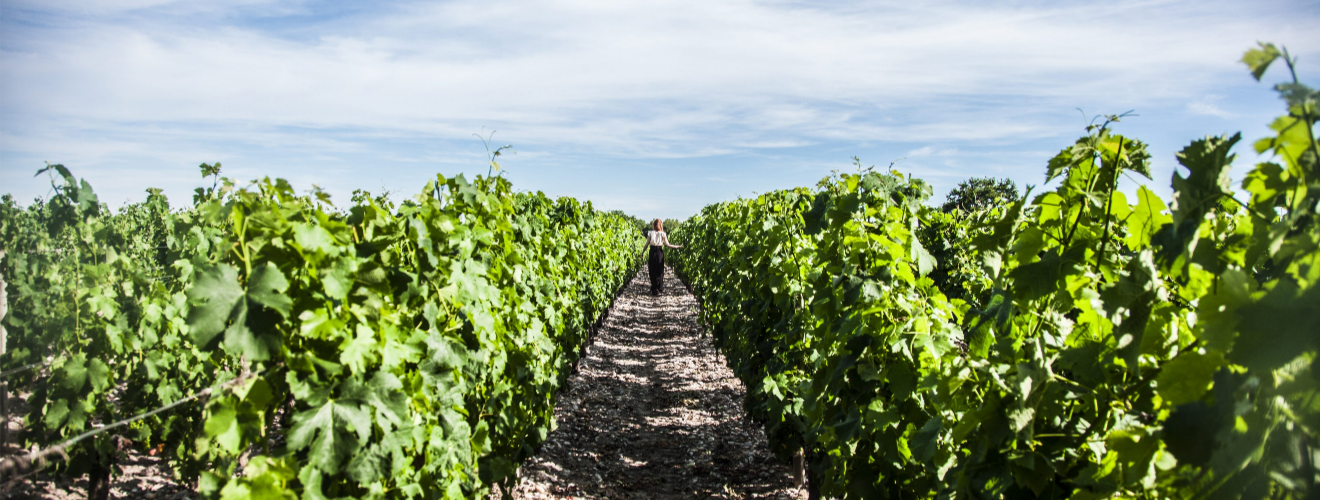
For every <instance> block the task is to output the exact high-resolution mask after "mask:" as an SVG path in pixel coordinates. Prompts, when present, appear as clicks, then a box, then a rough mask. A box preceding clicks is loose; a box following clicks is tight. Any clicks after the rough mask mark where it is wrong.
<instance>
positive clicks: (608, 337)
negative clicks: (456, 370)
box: [495, 269, 806, 499]
mask: <svg viewBox="0 0 1320 500" xmlns="http://www.w3.org/2000/svg"><path fill="white" fill-rule="evenodd" d="M696 309H697V301H696V298H694V297H693V296H692V294H690V293H688V292H687V290H686V289H684V287H683V284H682V283H681V282H679V281H678V279H677V278H675V277H674V274H673V271H672V270H666V272H665V291H664V293H662V294H661V295H660V296H659V297H653V296H651V295H650V284H649V281H648V277H647V274H646V270H645V269H643V270H642V271H641V272H639V273H637V276H636V277H635V278H634V279H633V280H632V282H631V283H629V284H628V285H627V287H626V288H625V290H624V292H623V294H622V295H620V296H619V298H618V300H617V301H616V302H615V304H614V306H613V310H612V311H611V312H610V315H609V317H608V319H607V320H606V321H605V323H604V325H602V328H601V329H600V331H599V333H598V334H597V337H596V339H595V342H594V343H593V344H592V346H591V347H590V350H589V351H588V352H589V353H588V355H587V357H586V358H583V359H582V360H581V362H580V363H579V365H578V373H576V374H574V375H573V376H572V377H571V378H570V379H569V386H568V388H566V389H565V390H564V391H563V392H561V393H560V394H559V396H558V402H557V403H556V406H555V419H556V421H557V422H558V424H559V428H558V429H556V430H555V431H554V432H551V433H550V436H549V439H548V441H547V442H546V443H545V444H544V445H543V446H542V448H541V451H540V453H539V454H537V455H536V456H535V457H532V458H530V459H528V460H527V461H526V462H525V463H524V464H523V466H522V470H521V472H520V474H521V476H522V477H521V481H520V484H519V486H518V488H517V490H516V492H515V493H514V496H515V498H517V499H550V498H611V499H615V498H656V499H668V498H767V499H769V498H773V499H790V498H792V499H801V498H806V493H805V490H801V489H795V488H794V487H793V480H792V478H791V473H790V471H789V467H788V466H787V465H785V464H781V463H779V462H778V461H777V460H775V458H774V456H773V455H771V454H770V451H769V449H768V445H767V443H766V438H765V433H764V432H763V431H762V430H761V427H760V426H759V425H757V424H755V423H753V422H751V421H749V420H748V419H747V418H746V416H745V415H746V414H745V413H744V412H743V408H742V402H743V396H744V395H745V391H744V389H743V387H742V384H741V383H740V382H739V381H738V379H737V378H736V377H735V376H734V374H733V372H732V371H731V370H730V369H729V368H728V366H726V364H725V360H724V356H721V355H720V354H719V353H718V352H717V351H716V350H715V348H714V347H713V346H712V345H711V344H710V338H709V337H704V336H702V328H701V325H700V324H699V323H698V322H697V316H696ZM495 496H496V497H498V495H495Z"/></svg>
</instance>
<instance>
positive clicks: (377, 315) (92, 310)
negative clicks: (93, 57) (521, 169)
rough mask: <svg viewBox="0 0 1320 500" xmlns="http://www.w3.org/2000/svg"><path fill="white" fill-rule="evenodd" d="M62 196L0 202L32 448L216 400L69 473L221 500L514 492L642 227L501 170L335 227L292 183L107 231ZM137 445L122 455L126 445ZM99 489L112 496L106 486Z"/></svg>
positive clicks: (381, 205) (323, 205) (143, 424)
mask: <svg viewBox="0 0 1320 500" xmlns="http://www.w3.org/2000/svg"><path fill="white" fill-rule="evenodd" d="M49 170H51V171H52V172H57V173H59V174H60V175H59V178H57V179H56V180H55V181H53V184H54V186H55V195H54V196H52V197H51V198H50V199H49V200H47V201H44V202H43V201H38V202H36V203H33V204H32V205H29V206H27V207H26V208H24V207H19V206H18V205H16V204H15V203H14V202H13V200H12V199H10V198H9V197H8V196H6V197H5V199H4V203H3V204H0V245H3V247H0V250H4V251H5V257H4V258H3V260H0V271H3V276H4V279H5V281H6V282H7V283H8V284H9V298H10V309H9V315H8V316H6V317H5V318H4V319H3V321H4V325H5V327H6V328H7V329H8V331H9V336H10V342H9V345H10V349H11V353H10V354H9V355H7V356H6V358H5V359H4V360H3V363H4V366H5V367H14V366H18V365H22V364H25V363H29V362H31V361H33V360H40V359H43V358H47V357H50V358H51V359H52V360H53V361H52V362H51V363H50V365H49V367H48V368H47V369H46V370H43V371H38V372H29V373H27V374H25V375H20V376H19V377H18V378H16V379H14V380H13V382H16V383H17V384H18V386H19V387H18V388H19V389H20V390H28V391H31V396H30V398H29V399H28V402H29V404H30V408H31V413H30V414H29V415H28V416H27V418H26V420H25V426H26V427H27V429H28V430H29V433H28V439H29V442H28V443H26V445H25V447H28V446H33V445H35V446H43V447H44V446H48V445H51V444H55V443H58V442H60V441H62V440H64V439H66V438H68V437H70V436H73V435H76V434H79V433H81V432H83V431H86V430H89V429H91V428H93V427H95V426H97V425H104V424H108V423H110V422H114V421H117V420H119V419H121V418H124V417H128V416H132V415H135V414H139V413H142V412H144V411H148V410H152V409H155V408H159V407H162V406H164V405H167V404H170V403H172V402H174V401H178V400H180V398H184V397H186V396H188V395H190V394H193V393H197V392H199V391H202V390H205V389H207V388H211V387H218V388H219V389H217V390H216V391H215V393H214V394H213V395H212V396H211V397H210V398H208V399H205V400H204V401H205V403H204V404H203V403H195V404H190V405H184V406H182V407H179V408H177V409H174V410H171V411H169V412H164V413H160V414H159V415H156V416H152V417H150V418H148V419H145V420H142V421H140V422H137V423H135V424H133V425H132V426H130V427H129V428H127V429H125V430H124V431H123V432H118V435H115V436H111V435H109V434H111V433H107V434H103V435H100V436H97V437H95V438H94V439H89V440H87V441H84V442H82V443H79V444H78V446H76V447H75V448H74V449H72V450H70V460H69V461H68V462H67V463H66V464H64V465H62V467H67V468H68V471H69V472H74V473H81V472H84V471H86V472H89V473H91V474H92V478H93V480H94V481H95V480H96V478H98V477H100V478H104V477H105V476H106V475H107V474H108V473H109V472H110V466H111V465H112V464H113V461H114V457H115V456H116V454H118V453H120V451H119V450H120V449H121V448H123V446H124V444H125V443H130V444H131V446H134V447H137V448H139V449H140V450H142V451H147V452H151V453H153V454H154V453H164V455H165V456H166V457H167V458H168V459H169V460H170V462H171V463H172V464H173V465H174V466H175V470H176V472H177V474H178V475H179V476H180V477H181V478H182V479H184V480H195V481H197V484H198V488H199V490H200V491H201V492H202V493H203V494H204V495H207V496H213V497H216V496H218V497H221V498H249V497H250V498H295V497H296V498H305V499H317V498H475V497H481V496H483V495H484V492H485V491H488V490H489V487H490V485H492V484H500V485H508V484H510V483H509V481H511V478H512V475H513V473H514V471H515V469H516V467H517V465H518V464H519V463H520V462H521V460H522V459H523V458H525V457H528V456H530V455H531V454H532V453H533V451H534V450H535V449H536V447H538V446H539V444H540V443H541V442H542V441H544V439H545V438H546V435H547V433H548V432H549V431H550V430H551V428H552V427H553V425H554V423H553V418H552V417H553V397H554V394H555V392H556V390H557V388H559V387H560V386H561V385H562V384H563V383H564V381H565V380H566V377H567V375H568V372H569V371H570V370H571V367H572V366H573V364H574V363H575V362H576V360H577V357H578V355H579V353H580V352H581V348H582V347H583V346H584V345H585V343H586V342H588V341H589V336H590V333H591V331H592V328H593V325H594V322H595V321H596V320H597V318H599V317H601V315H602V314H603V312H604V311H605V309H606V308H607V307H608V306H609V305H610V303H611V302H612V300H613V299H614V297H615V294H616V292H617V291H618V289H619V288H620V287H621V286H622V285H623V283H624V280H626V279H628V278H629V277H630V274H631V273H632V272H634V271H635V270H636V269H637V265H638V263H639V261H638V255H639V253H640V252H639V250H640V245H641V243H642V241H641V239H640V238H638V237H637V233H636V223H637V221H636V220H635V219H633V218H631V217H627V216H624V215H622V214H617V213H605V212H601V211H598V210H595V209H593V208H592V207H591V205H590V204H581V203H579V202H578V201H576V200H573V199H571V198H561V199H558V200H551V199H548V198H547V197H545V196H544V195H542V194H540V193H535V194H529V193H515V192H513V191H511V189H510V185H509V183H508V182H507V181H506V180H505V179H503V178H501V177H492V178H478V180H477V181H476V182H468V181H466V180H465V179H464V178H463V177H462V176H459V177H457V178H452V179H446V178H444V177H438V178H437V179H436V180H435V181H433V182H431V183H428V184H427V186H426V187H425V189H424V190H423V193H422V194H420V195H418V196H417V197H415V198H414V199H411V200H407V201H405V202H403V203H402V204H401V205H399V206H397V207H396V206H394V205H392V204H391V203H390V202H389V201H388V200H387V199H385V198H384V197H377V198H372V197H371V196H370V195H367V194H364V193H358V194H357V196H355V197H354V200H353V204H352V206H350V207H348V208H347V210H343V211H338V210H335V209H333V208H332V206H330V205H329V200H328V198H327V197H325V196H324V195H323V194H321V193H319V192H318V193H313V194H312V195H298V194H296V193H295V192H294V191H293V189H292V188H291V187H290V186H289V184H288V183H286V182H285V181H283V180H277V181H273V182H272V181H270V180H262V181H259V182H255V183H254V184H252V185H250V186H248V187H243V188H237V187H235V186H234V185H233V183H232V182H231V181H229V180H228V179H224V178H220V177H219V175H218V174H219V169H218V165H217V166H210V165H203V174H204V175H211V176H214V177H215V178H216V182H215V183H214V184H213V185H212V186H211V187H210V188H208V189H198V190H197V195H196V196H195V197H194V206H193V207H192V208H190V209H187V210H183V211H178V212H171V211H170V210H169V208H168V204H167V203H166V202H165V200H164V198H163V197H161V196H159V195H158V194H156V193H153V194H152V196H151V197H150V198H148V200H147V201H146V202H145V203H143V204H139V205H130V206H128V207H125V209H123V210H121V211H120V212H119V213H115V214H111V213H110V212H109V211H108V210H107V209H106V208H105V207H104V206H103V205H101V204H100V203H99V201H98V200H97V199H96V196H95V194H94V193H93V191H92V189H91V187H90V186H88V185H87V183H86V182H85V181H84V182H81V183H78V182H76V180H75V178H74V177H73V176H72V175H71V174H70V173H69V172H68V170H67V169H65V168H64V167H62V166H52V167H50V168H49ZM125 439H126V440H127V441H125ZM101 480H104V479H101Z"/></svg>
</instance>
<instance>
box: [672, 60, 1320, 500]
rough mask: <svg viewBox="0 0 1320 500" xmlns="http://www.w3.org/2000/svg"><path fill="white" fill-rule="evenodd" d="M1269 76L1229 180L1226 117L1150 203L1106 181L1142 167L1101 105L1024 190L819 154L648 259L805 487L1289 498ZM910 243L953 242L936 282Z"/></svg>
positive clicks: (1292, 431)
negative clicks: (826, 162)
mask: <svg viewBox="0 0 1320 500" xmlns="http://www.w3.org/2000/svg"><path fill="white" fill-rule="evenodd" d="M1280 55H1282V56H1283V58H1284V60H1285V61H1286V62H1287V63H1288V65H1289V68H1290V69H1291V68H1292V65H1293V62H1294V61H1293V60H1291V59H1288V58H1287V55H1286V52H1284V53H1280V51H1278V50H1277V49H1275V48H1274V47H1273V46H1272V45H1262V46H1261V48H1260V49H1256V50H1252V51H1250V52H1248V54H1247V56H1246V57H1245V58H1244V60H1245V61H1246V62H1247V63H1248V65H1249V66H1250V67H1251V69H1252V71H1253V74H1254V75H1255V76H1256V77H1257V78H1259V77H1260V76H1261V74H1263V72H1264V70H1265V67H1266V66H1268V65H1269V64H1270V63H1271V62H1272V61H1274V60H1276V59H1277V58H1278V57H1279V56H1280ZM1276 88H1278V89H1279V90H1280V92H1281V94H1282V95H1283V97H1284V98H1285V100H1286V102H1287V103H1288V106H1289V108H1288V115H1286V116H1283V117H1281V118H1279V119H1278V120H1277V121H1276V122H1275V123H1274V124H1273V125H1272V128H1273V129H1274V130H1275V131H1276V132H1277V135H1276V136H1273V137H1267V138H1265V139H1262V140H1260V141H1258V142H1257V143H1256V144H1255V148H1256V150H1257V151H1259V152H1271V153H1273V154H1274V155H1275V157H1276V158H1278V159H1279V161H1280V163H1275V162H1265V163H1261V164H1259V165H1256V166H1255V167H1254V168H1253V169H1252V170H1251V171H1250V172H1249V173H1248V174H1247V175H1246V177H1245V179H1244V180H1243V182H1242V189H1243V190H1245V191H1246V192H1248V193H1249V195H1250V198H1249V199H1246V200H1238V199H1237V198H1236V194H1235V193H1234V191H1233V190H1232V188H1231V186H1230V185H1229V175H1228V172H1229V170H1228V169H1229V165H1230V164H1231V163H1232V161H1233V158H1234V155H1232V154H1231V152H1230V151H1231V148H1232V147H1233V146H1234V145H1235V144H1236V143H1237V142H1238V141H1239V138H1238V136H1237V135H1234V136H1231V137H1227V136H1224V137H1208V138H1205V139H1201V140H1197V141H1193V142H1192V143H1191V144H1190V145H1189V146H1187V147H1186V148H1185V149H1183V150H1182V151H1181V152H1180V153H1179V154H1178V155H1177V159H1178V162H1179V163H1180V164H1181V165H1182V170H1180V171H1178V172H1175V174H1174V176H1173V179H1172V186H1173V192H1174V194H1173V198H1172V200H1171V203H1169V204H1168V205H1166V204H1165V203H1164V202H1163V201H1161V200H1160V199H1159V198H1158V197H1157V196H1156V195H1155V194H1154V193H1153V192H1151V191H1150V190H1149V189H1147V188H1146V187H1144V186H1142V187H1140V188H1139V189H1138V191H1137V195H1136V198H1135V199H1133V200H1131V201H1129V200H1128V198H1127V196H1126V195H1124V193H1123V192H1122V191H1119V190H1118V189H1117V183H1118V179H1119V178H1120V177H1122V176H1131V175H1140V176H1144V177H1147V178H1149V175H1150V171H1149V166H1148V165H1149V163H1148V162H1149V155H1148V154H1147V153H1146V149H1145V145H1144V144H1142V143H1141V142H1140V141H1136V140H1133V139H1130V138H1127V137H1123V136H1121V135H1117V134H1114V133H1113V132H1112V131H1111V129H1110V125H1111V124H1112V121H1115V120H1117V117H1110V120H1106V121H1105V122H1104V123H1103V124H1100V125H1092V126H1090V127H1088V133H1087V135H1086V136H1084V137H1082V138H1081V139H1079V140H1078V141H1077V142H1076V143H1075V144H1074V145H1072V146H1070V147H1068V148H1065V149H1064V150H1063V151H1061V152H1060V153H1059V154H1058V155H1057V156H1055V157H1054V159H1052V160H1051V161H1050V162H1049V165H1048V167H1047V172H1046V179H1047V180H1049V181H1053V180H1057V181H1058V184H1057V187H1056V188H1055V189H1053V190H1050V191H1048V192H1045V193H1042V194H1039V195H1037V196H1035V197H1034V198H1031V197H1030V190H1028V195H1027V196H1026V197H1024V199H1023V200H1022V201H1019V202H1017V203H1014V204H1011V205H1009V206H1006V207H1001V208H996V209H991V210H990V211H988V212H981V213H976V214H971V215H967V216H962V217H958V216H955V217H950V216H949V214H944V213H940V212H936V211H934V210H933V209H930V208H928V207H925V206H923V205H922V202H923V201H924V200H925V199H926V198H927V197H928V196H929V195H930V189H929V187H928V186H927V185H926V184H925V183H923V182H921V181H920V180H916V179H911V178H904V177H902V176H901V175H899V174H898V173H897V172H894V173H891V174H884V173H878V172H870V171H863V172H859V173H857V174H843V175H838V176H835V177H831V178H828V179H825V180H823V181H822V182H821V184H820V185H819V186H818V187H817V188H816V189H804V188H799V189H794V190H787V191H777V192H773V193H768V194H765V195H761V196H758V197H757V198H755V199H748V200H738V201H735V202H727V203H721V204H717V205H712V206H709V207H706V208H705V209H703V210H702V212H701V214H700V215H698V216H695V217H693V218H691V219H689V220H687V221H685V222H684V223H683V225H682V227H681V230H680V231H676V232H675V234H674V235H673V237H674V239H675V240H676V241H681V242H683V243H685V244H686V245H687V248H688V250H687V251H685V252H683V253H681V254H679V255H676V256H675V258H674V259H673V263H674V266H675V268H676V270H677V271H678V272H679V274H680V276H681V277H682V278H683V279H684V280H685V281H686V282H688V283H689V284H690V286H691V288H692V289H693V291H694V292H695V293H696V294H697V295H698V297H699V298H700V299H701V301H702V304H703V319H704V321H705V322H706V323H707V324H708V325H709V327H710V329H711V331H712V332H713V335H714V338H715V341H716V343H717V345H718V346H719V347H720V348H721V349H722V350H723V351H724V352H725V353H726V355H727V356H728V357H729V362H730V364H731V365H732V366H733V368H734V370H735V372H736V373H738V375H739V376H740V377H741V378H742V380H743V381H744V382H745V383H746V384H747V386H748V398H747V405H748V407H749V410H750V411H751V412H752V414H753V415H754V416H755V417H757V418H759V419H761V420H763V421H764V422H765V426H766V430H767V433H768V434H769V436H770V438H771V442H772V445H773V446H774V447H775V449H776V451H777V452H778V453H779V454H780V456H781V458H787V455H788V454H789V453H791V452H792V451H794V450H795V449H797V448H799V447H803V448H805V449H806V450H807V451H808V453H809V456H810V457H811V477H812V483H813V489H816V490H818V492H819V493H820V494H824V495H827V496H835V497H844V498H946V497H955V498H1019V497H1041V498H1110V497H1114V496H1119V497H1125V498H1126V497H1143V498H1147V497H1149V498H1154V497H1170V498H1306V497H1308V495H1314V494H1315V493H1316V492H1317V491H1320V489H1317V488H1316V485H1315V483H1316V481H1317V469H1316V466H1315V457H1316V456H1317V451H1318V450H1320V442H1317V433H1316V432H1317V426H1320V398H1317V391H1316V383H1317V378H1318V375H1317V372H1315V371H1314V363H1315V359H1316V352H1317V348H1320V287H1318V286H1317V281H1320V220H1317V216H1318V215H1317V211H1318V210H1320V162H1318V161H1317V160H1318V159H1320V147H1317V139H1316V135H1315V132H1314V129H1313V126H1314V124H1315V121H1316V118H1317V116H1320V114H1317V112H1316V101H1317V100H1320V99H1318V94H1317V93H1316V92H1315V91H1314V90H1311V89H1309V88H1307V87H1305V86H1303V85H1301V84H1300V83H1298V82H1297V81H1296V78H1295V76H1294V79H1293V81H1292V82H1289V83H1284V84H1280V85H1279V86H1277V87H1276ZM1028 199H1029V200H1030V201H1029V202H1028V201H1027V200H1028ZM932 228H936V229H932ZM939 228H943V229H939ZM923 240H924V241H925V244H923ZM928 247H929V248H928ZM932 249H934V250H933V251H932ZM932 253H936V254H941V255H945V256H948V257H949V259H951V260H952V264H946V265H945V266H943V269H945V272H944V274H943V275H941V276H938V277H939V278H940V282H938V283H937V282H936V281H935V280H933V279H932V278H931V273H932V271H934V270H936V269H937V266H938V263H937V262H936V260H935V259H934V258H933V257H932ZM949 297H957V298H953V299H950V298H949Z"/></svg>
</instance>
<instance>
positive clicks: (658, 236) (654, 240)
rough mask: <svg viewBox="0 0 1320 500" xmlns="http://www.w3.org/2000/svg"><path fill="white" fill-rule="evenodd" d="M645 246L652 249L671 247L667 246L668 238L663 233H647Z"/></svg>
mask: <svg viewBox="0 0 1320 500" xmlns="http://www.w3.org/2000/svg"><path fill="white" fill-rule="evenodd" d="M646 244H647V245H650V246H653V247H667V246H671V245H670V244H669V236H668V235H666V234H665V232H664V231H647V233H646Z"/></svg>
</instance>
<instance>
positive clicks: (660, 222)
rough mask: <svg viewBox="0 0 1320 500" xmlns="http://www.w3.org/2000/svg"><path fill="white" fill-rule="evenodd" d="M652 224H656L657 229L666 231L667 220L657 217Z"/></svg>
mask: <svg viewBox="0 0 1320 500" xmlns="http://www.w3.org/2000/svg"><path fill="white" fill-rule="evenodd" d="M651 226H654V227H655V230H656V231H664V230H665V221H663V220H661V219H656V220H655V221H653V222H651Z"/></svg>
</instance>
